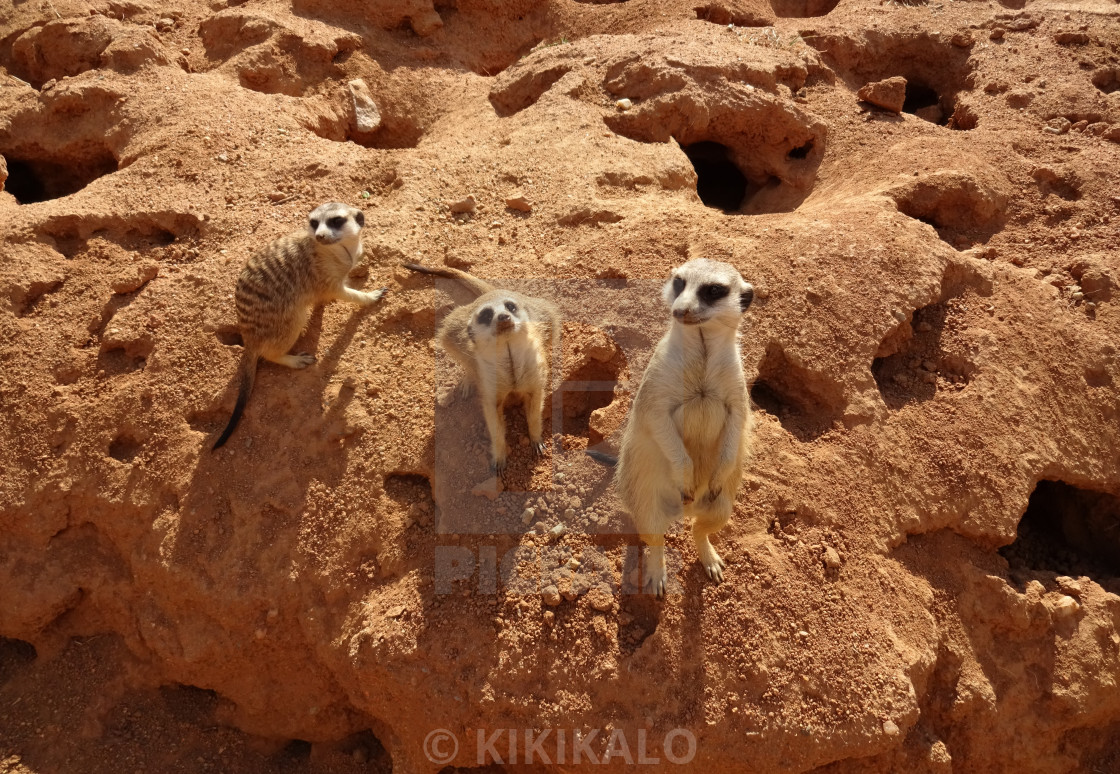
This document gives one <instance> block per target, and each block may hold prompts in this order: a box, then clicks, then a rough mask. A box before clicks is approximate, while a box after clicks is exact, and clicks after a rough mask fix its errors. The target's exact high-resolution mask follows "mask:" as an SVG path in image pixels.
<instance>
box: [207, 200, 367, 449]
mask: <svg viewBox="0 0 1120 774" xmlns="http://www.w3.org/2000/svg"><path fill="white" fill-rule="evenodd" d="M365 222H366V221H365V215H364V214H363V213H362V211H361V210H359V209H357V208H356V207H351V206H349V205H346V204H339V203H338V202H328V203H327V204H321V205H319V206H318V207H316V208H315V209H314V210H313V211H312V212H311V214H310V215H309V216H308V217H307V227H306V228H304V229H302V230H300V231H294V232H292V233H291V234H288V235H287V236H283V237H280V238H279V239H277V240H275V241H274V242H271V243H270V244H268V245H266V246H265V247H263V248H262V249H260V250H258V251H257V252H256V253H254V254H253V255H252V256H251V257H250V258H249V260H248V262H247V263H246V264H245V268H244V269H242V270H241V275H240V276H239V277H238V278H237V290H236V293H235V299H236V303H237V321H238V325H239V326H240V328H241V338H242V341H243V343H244V349H243V351H242V353H241V365H240V374H241V382H240V386H239V387H238V390H237V403H236V404H235V405H234V407H233V416H231V417H230V420H229V424H228V425H226V429H225V430H224V431H223V432H222V434H221V436H220V437H219V438H218V440H217V442H216V443H215V444H214V447H213V448H214V449H218V448H220V447H221V446H222V444H224V443H225V442H226V441H227V440H229V437H230V435H232V434H233V431H234V429H235V428H236V427H237V423H238V421H240V419H241V414H242V412H244V410H245V404H246V403H248V401H249V395H250V394H251V393H252V392H253V382H254V381H255V380H256V374H257V362H258V361H259V360H260V359H261V358H262V357H263V358H264V359H265V360H271V361H272V362H273V363H279V364H280V365H284V366H287V367H288V368H306V367H307V366H309V365H311V364H312V363H314V362H315V358H314V356H312V355H309V354H307V353H305V352H304V353H300V354H298V355H292V354H289V353H288V350H290V349H291V348H292V346H293V345H294V344H295V343H296V339H298V338H299V336H300V334H301V333H303V329H304V327H305V326H306V325H307V320H308V318H309V317H310V316H311V310H312V309H314V308H315V306H316V305H318V304H321V303H325V302H327V301H334V300H340V301H349V302H351V303H354V304H359V305H362V306H369V305H370V304H373V303H376V302H377V301H378V300H379V299H380V298H381V296H383V295H384V294H385V288H381V289H380V290H375V291H373V292H371V293H364V292H362V291H359V290H354V289H353V288H350V287H347V286H346V276H347V275H348V274H349V273H350V270H351V269H353V268H354V266H355V265H357V263H358V259H359V258H361V257H362V236H361V232H362V227H363V226H364V225H365Z"/></svg>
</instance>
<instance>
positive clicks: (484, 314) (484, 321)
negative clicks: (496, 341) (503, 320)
mask: <svg viewBox="0 0 1120 774" xmlns="http://www.w3.org/2000/svg"><path fill="white" fill-rule="evenodd" d="M493 321H494V310H493V309H491V308H490V307H486V308H485V309H483V310H482V311H481V312H479V313H478V324H479V325H489V324H490V323H491V322H493Z"/></svg>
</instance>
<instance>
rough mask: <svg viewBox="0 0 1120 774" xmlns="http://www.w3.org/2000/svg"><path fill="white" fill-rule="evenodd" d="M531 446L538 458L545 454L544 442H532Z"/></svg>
mask: <svg viewBox="0 0 1120 774" xmlns="http://www.w3.org/2000/svg"><path fill="white" fill-rule="evenodd" d="M529 446H531V447H532V449H533V454H535V455H537V456H538V457H539V456H541V455H542V454H544V441H530V442H529Z"/></svg>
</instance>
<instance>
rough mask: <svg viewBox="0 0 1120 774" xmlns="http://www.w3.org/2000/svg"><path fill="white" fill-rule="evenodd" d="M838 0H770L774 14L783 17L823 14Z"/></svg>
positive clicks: (834, 6)
mask: <svg viewBox="0 0 1120 774" xmlns="http://www.w3.org/2000/svg"><path fill="white" fill-rule="evenodd" d="M839 2H840V0H770V7H771V8H773V9H774V15H775V16H779V17H781V18H783V19H808V18H810V17H812V16H824V15H826V14H827V13H829V12H830V11H832V10H833V9H834V8H836V6H837V5H838V4H839Z"/></svg>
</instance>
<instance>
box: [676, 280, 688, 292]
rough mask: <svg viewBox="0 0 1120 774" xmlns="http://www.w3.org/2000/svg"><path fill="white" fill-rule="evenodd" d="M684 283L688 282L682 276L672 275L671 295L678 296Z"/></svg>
mask: <svg viewBox="0 0 1120 774" xmlns="http://www.w3.org/2000/svg"><path fill="white" fill-rule="evenodd" d="M686 284H688V283H686V282H685V281H684V278H683V277H673V295H674V296H679V295H680V294H681V291H682V290H684V286H685V285H686Z"/></svg>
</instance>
